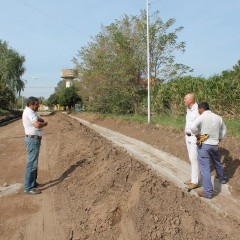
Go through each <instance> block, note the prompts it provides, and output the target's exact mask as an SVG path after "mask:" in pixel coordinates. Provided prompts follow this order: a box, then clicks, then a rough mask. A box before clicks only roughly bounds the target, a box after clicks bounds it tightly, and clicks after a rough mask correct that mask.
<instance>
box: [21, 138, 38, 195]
mask: <svg viewBox="0 0 240 240" xmlns="http://www.w3.org/2000/svg"><path fill="white" fill-rule="evenodd" d="M25 144H26V149H27V166H26V173H25V185H24V188H25V191H26V192H28V191H30V190H31V189H32V188H34V184H35V181H36V175H37V174H36V172H37V164H38V155H39V148H40V142H39V140H37V139H33V138H27V137H26V138H25Z"/></svg>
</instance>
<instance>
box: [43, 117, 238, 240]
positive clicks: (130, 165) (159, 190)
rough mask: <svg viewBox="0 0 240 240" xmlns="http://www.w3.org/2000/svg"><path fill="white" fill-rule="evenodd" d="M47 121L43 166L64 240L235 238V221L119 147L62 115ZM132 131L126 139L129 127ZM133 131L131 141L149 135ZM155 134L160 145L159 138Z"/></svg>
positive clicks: (236, 235)
mask: <svg viewBox="0 0 240 240" xmlns="http://www.w3.org/2000/svg"><path fill="white" fill-rule="evenodd" d="M49 121H50V123H51V122H52V123H54V124H52V125H51V130H49V131H51V134H50V133H47V134H46V138H47V141H48V142H49V143H50V142H51V146H49V150H51V151H52V155H51V157H50V159H49V166H50V171H51V174H52V176H53V178H54V179H56V182H57V184H56V186H55V187H54V188H52V191H53V196H54V202H55V208H56V211H57V214H58V219H59V222H60V224H61V227H62V228H63V229H65V232H66V233H68V236H69V239H94V240H95V239H99V240H101V239H104V240H105V239H114V240H116V239H119V240H120V239H131V240H134V239H136V240H137V239H146V240H149V239H238V236H239V234H240V227H239V225H238V224H237V223H235V222H233V221H231V220H230V219H227V218H225V217H223V216H220V215H218V214H217V213H216V212H214V211H213V210H212V209H209V208H208V207H207V206H205V205H204V204H203V203H202V202H201V201H199V200H198V199H196V198H195V197H192V196H190V195H188V194H187V193H185V192H183V191H182V190H181V189H178V188H177V187H175V186H174V185H173V184H172V183H171V182H169V181H167V180H165V179H163V178H162V177H161V176H159V175H158V174H157V173H156V172H154V171H153V170H151V169H149V168H148V167H147V166H146V165H144V164H142V163H141V162H139V161H137V160H136V159H134V158H132V157H131V156H130V155H128V154H127V152H126V151H125V150H124V149H121V148H116V147H114V146H113V145H112V144H111V142H109V141H107V140H106V139H104V138H103V137H101V136H100V135H99V134H98V133H96V132H94V131H92V130H90V129H88V128H87V127H85V126H84V125H82V124H80V123H79V122H78V121H76V120H74V119H71V118H69V117H68V116H65V115H63V114H56V115H54V116H51V117H49ZM104 124H105V125H107V124H108V123H107V120H105V121H104ZM104 124H102V125H104ZM109 125H111V127H112V126H113V125H114V123H112V124H111V123H109ZM109 125H108V127H109ZM125 125H126V124H125V123H120V122H118V123H117V124H116V128H118V129H125V130H126V131H127V129H126V128H124V127H125ZM132 126H133V125H131V126H130V127H129V128H128V130H129V129H131V130H132V131H131V134H133V131H134V129H136V127H135V128H133V127H132ZM137 128H138V131H137V132H135V136H136V135H138V134H139V133H138V132H139V130H140V129H141V130H142V131H145V133H148V134H144V135H145V136H146V135H149V134H150V135H151V131H152V130H150V128H149V126H147V127H146V128H144V127H142V126H140V127H137ZM149 131H150V132H149ZM156 131H157V130H156ZM158 131H159V130H158ZM129 134H130V131H129V132H128V135H129ZM158 134H159V135H158V136H161V139H164V138H163V136H164V134H163V133H162V132H161V134H160V133H159V132H158ZM168 134H169V133H167V134H166V136H168ZM172 134H175V133H172ZM152 135H153V134H152ZM152 135H151V136H152ZM170 136H171V135H170ZM133 137H134V136H133ZM178 137H179V139H180V135H179V136H178ZM150 138H151V137H150V136H149V139H150ZM140 140H141V139H140ZM149 141H150V140H149ZM151 141H154V140H153V139H151ZM164 141H165V140H164ZM164 141H163V140H162V142H161V144H163V145H164V146H166V149H168V148H169V146H172V141H170V142H165V143H164ZM155 145H156V143H155ZM182 151H183V150H182ZM180 155H181V154H180Z"/></svg>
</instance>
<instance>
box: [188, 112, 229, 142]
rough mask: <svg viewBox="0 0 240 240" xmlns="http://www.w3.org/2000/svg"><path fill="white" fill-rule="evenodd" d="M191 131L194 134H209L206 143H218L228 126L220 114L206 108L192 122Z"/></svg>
mask: <svg viewBox="0 0 240 240" xmlns="http://www.w3.org/2000/svg"><path fill="white" fill-rule="evenodd" d="M191 131H192V133H193V134H201V135H203V134H208V136H209V137H208V139H207V140H205V141H204V144H209V145H218V143H219V139H220V140H221V139H223V138H224V136H225V135H226V133H227V127H226V125H225V124H224V122H223V120H222V118H221V117H220V116H218V115H217V114H215V113H213V112H211V111H210V110H206V111H204V112H203V113H202V114H201V115H200V116H199V117H197V118H196V119H195V120H194V121H193V122H192V124H191Z"/></svg>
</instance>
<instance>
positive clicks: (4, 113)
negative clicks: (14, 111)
mask: <svg viewBox="0 0 240 240" xmlns="http://www.w3.org/2000/svg"><path fill="white" fill-rule="evenodd" d="M9 114H10V112H9V111H7V110H3V109H1V108H0V116H4V115H9Z"/></svg>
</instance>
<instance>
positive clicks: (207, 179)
mask: <svg viewBox="0 0 240 240" xmlns="http://www.w3.org/2000/svg"><path fill="white" fill-rule="evenodd" d="M198 158H199V162H200V168H201V175H202V184H203V191H204V193H205V195H206V196H212V194H213V186H212V181H211V159H210V155H209V145H207V144H202V146H200V147H198Z"/></svg>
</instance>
